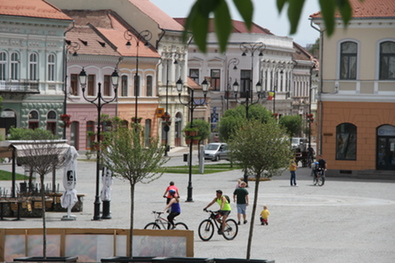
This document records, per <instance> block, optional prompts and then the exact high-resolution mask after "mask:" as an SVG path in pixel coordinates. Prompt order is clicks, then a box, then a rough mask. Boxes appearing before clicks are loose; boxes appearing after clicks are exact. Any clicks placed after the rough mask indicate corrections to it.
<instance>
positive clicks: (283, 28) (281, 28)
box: [150, 0, 319, 46]
mask: <svg viewBox="0 0 395 263" xmlns="http://www.w3.org/2000/svg"><path fill="white" fill-rule="evenodd" d="M150 1H151V2H152V3H154V4H155V5H156V6H158V7H159V8H160V9H162V10H163V11H164V12H166V13H167V14H168V15H169V16H171V17H186V16H188V14H189V11H190V9H191V6H192V5H193V3H195V0H150ZM227 2H228V5H229V6H230V7H231V15H232V19H234V20H242V19H241V16H240V15H239V14H238V12H237V10H236V8H235V7H234V5H233V1H230V0H227ZM253 3H254V16H253V22H254V23H255V24H258V25H259V26H261V27H264V28H267V29H269V30H270V31H271V32H272V33H273V34H275V35H277V36H289V37H292V38H293V39H294V41H295V42H296V43H298V44H299V45H301V46H306V44H313V43H315V41H316V39H317V38H318V37H319V33H318V31H316V30H315V29H313V28H312V27H311V26H310V20H309V16H310V15H311V14H313V13H315V12H318V11H319V5H318V0H305V4H304V7H303V13H302V15H301V18H300V21H299V26H298V31H297V33H296V34H295V35H290V34H289V28H290V27H289V22H288V17H287V9H283V11H282V13H281V14H279V13H278V11H277V7H276V0H253Z"/></svg>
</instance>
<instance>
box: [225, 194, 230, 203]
mask: <svg viewBox="0 0 395 263" xmlns="http://www.w3.org/2000/svg"><path fill="white" fill-rule="evenodd" d="M224 196H225V198H226V200H227V201H228V203H229V204H230V198H229V196H227V195H224Z"/></svg>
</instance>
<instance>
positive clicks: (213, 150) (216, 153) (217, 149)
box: [204, 142, 229, 161]
mask: <svg viewBox="0 0 395 263" xmlns="http://www.w3.org/2000/svg"><path fill="white" fill-rule="evenodd" d="M204 159H205V160H212V161H219V160H221V159H224V160H228V159H229V157H228V152H227V144H226V143H223V142H213V143H209V144H207V145H206V146H205V148H204Z"/></svg>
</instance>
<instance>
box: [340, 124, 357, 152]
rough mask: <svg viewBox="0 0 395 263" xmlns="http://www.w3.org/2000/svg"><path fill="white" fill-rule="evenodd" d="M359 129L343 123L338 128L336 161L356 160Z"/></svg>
mask: <svg viewBox="0 0 395 263" xmlns="http://www.w3.org/2000/svg"><path fill="white" fill-rule="evenodd" d="M356 147H357V127H356V126H355V125H353V124H350V123H342V124H340V125H338V126H337V127H336V160H356V157H357V156H356V152H357V151H356Z"/></svg>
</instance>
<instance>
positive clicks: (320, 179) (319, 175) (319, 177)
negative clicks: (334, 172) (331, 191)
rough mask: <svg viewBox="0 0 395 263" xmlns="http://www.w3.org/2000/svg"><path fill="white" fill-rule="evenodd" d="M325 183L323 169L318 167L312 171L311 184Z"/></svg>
mask: <svg viewBox="0 0 395 263" xmlns="http://www.w3.org/2000/svg"><path fill="white" fill-rule="evenodd" d="M324 183H325V176H324V169H322V168H318V170H317V171H316V172H315V173H314V178H313V184H314V185H317V184H318V186H323V185H324Z"/></svg>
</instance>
